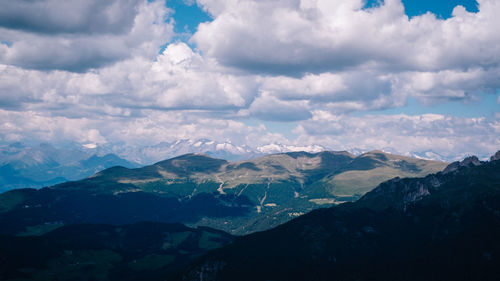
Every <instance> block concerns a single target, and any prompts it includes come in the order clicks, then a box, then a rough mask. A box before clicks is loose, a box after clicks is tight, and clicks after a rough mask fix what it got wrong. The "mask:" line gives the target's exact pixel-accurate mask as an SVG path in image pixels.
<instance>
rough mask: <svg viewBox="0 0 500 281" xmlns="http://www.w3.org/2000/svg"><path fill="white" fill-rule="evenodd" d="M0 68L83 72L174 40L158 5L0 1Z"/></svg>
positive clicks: (133, 0) (117, 0) (150, 52)
mask: <svg viewBox="0 0 500 281" xmlns="http://www.w3.org/2000/svg"><path fill="white" fill-rule="evenodd" d="M0 11H1V12H0V19H1V20H0V38H1V40H2V42H3V44H0V63H4V64H9V65H15V66H19V67H22V68H29V69H39V70H67V71H73V72H85V71H87V70H88V69H90V68H99V67H102V66H105V65H109V64H111V63H114V62H116V61H120V60H124V59H126V58H129V57H132V56H135V55H141V56H145V57H148V58H150V59H153V58H154V57H155V55H156V54H157V53H158V49H159V48H160V46H161V45H162V44H164V43H165V42H168V41H169V40H170V38H171V37H172V36H173V31H172V30H173V28H172V25H171V24H169V23H165V20H167V17H168V14H169V10H168V9H167V8H166V7H165V6H164V4H163V3H162V2H161V1H156V2H148V1H139V0H114V1H60V0H41V1H25V0H22V1H2V3H1V4H0Z"/></svg>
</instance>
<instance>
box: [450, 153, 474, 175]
mask: <svg viewBox="0 0 500 281" xmlns="http://www.w3.org/2000/svg"><path fill="white" fill-rule="evenodd" d="M481 164H483V162H481V161H479V159H478V158H477V157H476V156H469V157H467V158H465V159H464V160H462V161H460V162H459V161H456V162H453V163H451V164H450V165H448V166H447V167H446V168H445V169H444V170H443V173H444V174H448V173H451V172H454V171H456V170H458V168H460V167H473V166H479V165H481Z"/></svg>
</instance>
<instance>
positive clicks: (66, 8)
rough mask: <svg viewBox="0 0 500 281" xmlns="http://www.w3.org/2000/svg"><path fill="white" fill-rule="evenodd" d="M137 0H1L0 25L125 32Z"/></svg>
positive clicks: (37, 29)
mask: <svg viewBox="0 0 500 281" xmlns="http://www.w3.org/2000/svg"><path fill="white" fill-rule="evenodd" d="M139 4H140V0H116V1H98V0H88V1H78V0H65V1H58V0H38V1H28V0H19V1H2V2H1V3H0V26H1V27H4V28H8V29H17V30H21V31H30V32H34V33H47V34H55V33H73V34H75V33H85V34H89V33H90V34H99V33H108V34H111V33H115V34H116V33H127V32H128V31H129V30H130V29H131V28H132V26H133V23H134V18H135V16H136V14H137V8H138V6H139Z"/></svg>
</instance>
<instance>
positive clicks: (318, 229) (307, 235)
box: [176, 153, 500, 280]
mask: <svg viewBox="0 0 500 281" xmlns="http://www.w3.org/2000/svg"><path fill="white" fill-rule="evenodd" d="M496 155H500V154H499V153H497V154H496ZM474 160H475V159H474V158H471V159H465V160H464V161H461V162H459V165H458V168H457V169H453V170H451V171H450V170H449V171H447V172H438V173H435V174H430V175H428V176H426V177H422V178H413V179H411V178H395V179H392V180H389V181H386V182H383V183H382V184H380V185H379V186H378V187H376V188H375V189H373V190H372V191H370V192H368V193H367V194H366V195H364V196H363V197H362V198H360V199H359V200H358V201H357V202H353V203H345V204H341V205H339V206H335V207H331V208H325V209H318V210H314V211H312V212H310V213H308V214H306V215H304V216H301V217H298V218H296V219H294V220H291V221H289V222H287V223H285V224H283V225H280V226H278V227H276V228H274V229H271V230H267V231H263V232H258V233H254V234H250V235H248V236H244V237H240V238H238V239H236V240H235V242H233V243H232V244H231V245H228V246H226V247H223V248H221V249H217V250H214V251H213V252H211V253H209V254H207V255H206V256H205V257H203V258H201V259H200V260H199V261H198V262H196V263H194V264H192V265H191V266H190V267H189V268H187V269H186V270H185V271H184V273H183V274H181V276H179V278H178V279H176V280H179V279H181V278H182V280H201V278H203V280H234V278H236V277H238V279H239V280H331V278H332V276H335V278H336V280H496V278H497V277H498V274H499V273H500V267H499V265H500V240H499V238H498V237H500V215H499V214H500V209H499V206H500V161H498V160H497V158H496V157H493V158H491V161H489V162H480V163H479V165H475V164H478V163H477V162H476V161H474ZM474 163H475V164H474ZM450 166H452V167H454V166H456V165H454V164H450Z"/></svg>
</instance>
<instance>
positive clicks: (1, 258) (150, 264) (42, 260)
mask: <svg viewBox="0 0 500 281" xmlns="http://www.w3.org/2000/svg"><path fill="white" fill-rule="evenodd" d="M232 240H233V237H232V236H231V235H229V234H227V233H224V232H222V231H217V230H213V229H209V228H197V229H193V228H188V227H185V226H183V225H181V224H160V223H147V222H144V223H136V224H131V225H120V226H111V225H93V224H92V225H89V224H86V225H71V226H63V227H60V228H58V229H56V230H54V231H51V232H49V233H47V234H44V235H41V236H0V279H1V280H12V281H13V280H165V279H166V278H168V277H169V276H171V275H172V274H173V273H175V272H177V271H178V270H179V269H181V268H182V267H183V266H186V265H187V264H188V263H189V262H190V261H193V260H194V259H196V258H198V257H200V255H202V254H203V253H205V252H206V251H208V250H211V249H214V248H218V247H221V246H223V245H226V244H228V243H229V242H231V241H232Z"/></svg>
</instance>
